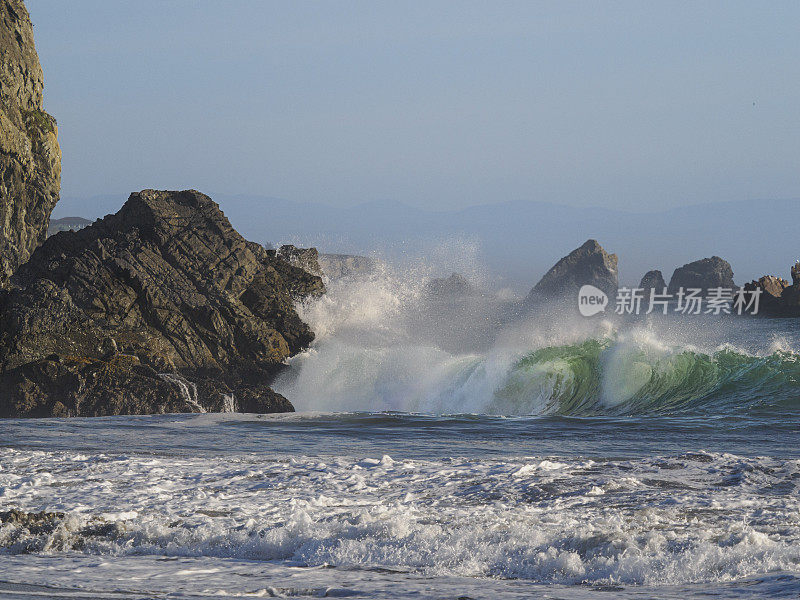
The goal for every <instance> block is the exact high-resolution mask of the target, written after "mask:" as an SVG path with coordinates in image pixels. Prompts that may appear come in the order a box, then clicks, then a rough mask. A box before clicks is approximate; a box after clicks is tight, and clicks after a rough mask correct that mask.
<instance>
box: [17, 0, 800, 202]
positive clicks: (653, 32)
mask: <svg viewBox="0 0 800 600" xmlns="http://www.w3.org/2000/svg"><path fill="white" fill-rule="evenodd" d="M27 6H28V8H29V10H30V13H31V18H32V20H33V23H34V34H35V37H36V44H37V48H38V51H39V56H40V59H41V62H42V66H43V68H44V72H45V107H46V109H47V110H48V111H49V112H51V113H52V114H53V115H54V116H55V117H56V118H57V119H58V122H59V135H60V139H61V147H62V150H63V155H64V159H63V179H62V195H63V196H91V195H94V194H101V193H108V192H112V193H120V194H127V193H128V192H130V191H132V190H139V189H142V188H146V187H155V188H173V189H174V188H189V187H192V188H197V189H200V190H202V191H205V192H208V193H212V194H213V193H215V192H217V193H225V194H260V195H267V196H275V197H283V198H288V199H292V200H300V201H316V202H326V203H330V204H334V205H352V204H354V203H358V202H363V201H369V200H375V199H389V200H397V201H402V202H406V203H409V204H413V205H417V206H425V207H441V208H453V207H458V206H462V205H472V204H478V203H488V202H495V201H501V200H525V199H531V200H545V201H552V202H557V203H564V204H580V205H587V204H593V205H602V206H607V207H613V208H622V209H629V208H641V209H656V208H662V207H669V206H675V205H681V204H688V203H699V202H706V201H719V200H740V199H749V198H764V197H772V198H787V197H798V196H800V116H799V115H800V113H799V112H798V110H799V109H800V3H797V2H769V3H755V2H730V1H726V2H691V3H677V2H659V3H648V2H640V1H637V2H630V3H627V2H625V3H622V2H616V3H612V2H591V3H569V2H566V3H565V2H548V3H535V2H530V1H526V2H480V3H472V2H462V1H459V2H446V3H445V2H431V1H429V0H426V1H424V2H375V1H372V0H370V1H366V2H339V1H337V2H313V3H312V2H295V1H292V2H261V1H253V2H245V1H231V2H221V1H218V0H215V1H192V2H188V1H174V0H173V1H170V2H166V1H144V0H136V1H131V2H122V1H120V2H116V1H110V0H102V1H92V2H90V1H74V2H64V1H63V0H27Z"/></svg>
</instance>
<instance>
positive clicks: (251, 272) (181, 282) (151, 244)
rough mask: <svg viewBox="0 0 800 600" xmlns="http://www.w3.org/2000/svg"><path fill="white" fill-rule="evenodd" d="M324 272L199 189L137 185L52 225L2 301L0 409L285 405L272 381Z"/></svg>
mask: <svg viewBox="0 0 800 600" xmlns="http://www.w3.org/2000/svg"><path fill="white" fill-rule="evenodd" d="M323 290H324V288H323V284H322V280H321V279H320V278H319V277H317V276H314V275H312V274H310V273H307V272H306V271H304V270H302V269H300V268H298V267H296V266H294V265H292V264H290V263H289V262H287V261H286V260H284V259H283V258H281V257H279V256H277V255H276V254H274V253H268V252H267V251H266V250H265V249H264V248H263V247H261V246H259V245H258V244H255V243H251V242H248V241H246V240H244V239H243V238H242V237H241V236H240V235H239V234H238V233H237V232H236V231H235V230H234V229H233V228H232V227H231V225H230V223H229V222H228V220H227V219H226V218H225V216H224V215H223V214H222V212H221V211H220V209H219V207H218V206H217V204H216V203H215V202H213V201H212V200H211V199H210V198H209V197H208V196H205V195H203V194H201V193H199V192H196V191H193V190H190V191H183V192H165V191H154V190H145V191H143V192H139V193H135V194H132V195H131V197H130V198H129V199H128V201H127V202H126V203H125V205H124V206H123V207H122V209H121V210H120V211H119V212H118V213H116V214H114V215H109V216H107V217H105V218H104V219H101V220H98V221H96V222H95V223H94V224H92V225H91V226H89V227H86V228H85V229H81V230H80V231H76V232H72V231H65V232H61V233H58V234H56V235H54V236H52V237H50V238H49V239H48V240H47V241H46V242H45V243H44V244H43V245H42V246H41V247H39V248H38V249H37V250H36V251H35V252H34V253H33V255H32V256H31V259H30V261H29V262H28V263H26V264H25V265H23V266H22V267H20V268H19V269H18V270H17V272H16V273H15V274H14V276H13V277H12V279H11V280H10V282H9V287H8V289H7V290H6V291H5V292H4V293H3V296H2V301H1V302H0V369H2V375H0V415H2V416H11V415H20V416H45V415H87V416H93V415H113V414H143V413H154V412H176V411H177V412H185V411H193V412H201V411H216V410H234V409H236V408H239V409H241V410H257V411H258V412H270V411H279V410H289V409H291V405H290V404H289V403H288V402H287V401H286V400H285V399H284V398H282V397H281V396H279V395H278V394H275V392H273V391H272V390H271V389H270V388H269V387H268V384H269V382H270V381H271V379H272V378H273V377H274V376H275V374H276V373H277V372H278V371H279V370H280V368H281V365H282V363H283V361H284V360H285V359H286V358H287V357H289V356H292V355H294V354H296V353H297V352H299V351H300V350H302V349H303V348H305V347H307V346H308V345H309V344H310V343H311V341H312V340H313V337H314V335H313V333H312V332H311V330H310V329H309V328H308V326H307V325H306V324H305V323H303V322H302V321H301V320H300V318H299V316H298V315H297V313H296V311H295V309H294V301H295V299H297V298H302V297H306V296H309V295H314V294H319V293H321V292H322V291H323Z"/></svg>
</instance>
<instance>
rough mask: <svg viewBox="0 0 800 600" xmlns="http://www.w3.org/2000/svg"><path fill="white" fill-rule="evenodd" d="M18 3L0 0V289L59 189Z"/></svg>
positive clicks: (34, 242) (50, 132) (38, 73)
mask: <svg viewBox="0 0 800 600" xmlns="http://www.w3.org/2000/svg"><path fill="white" fill-rule="evenodd" d="M42 88H43V78H42V67H41V66H40V65H39V57H38V56H37V54H36V48H35V47H34V44H33V28H32V27H31V21H30V17H29V16H28V11H27V10H26V9H25V5H24V4H23V3H22V0H0V287H2V286H4V285H5V284H6V282H7V281H8V279H9V277H10V276H11V274H12V273H13V272H14V270H15V269H16V268H17V266H18V265H20V264H22V263H24V262H25V261H26V260H28V257H29V256H30V255H31V253H32V252H33V250H34V249H35V248H36V247H37V246H38V245H39V244H41V243H42V242H43V241H44V239H45V237H46V235H47V226H48V223H49V221H50V213H51V212H52V210H53V207H54V206H55V204H56V202H57V201H58V194H59V189H60V186H61V150H60V149H59V146H58V138H57V134H58V128H57V127H56V121H55V119H53V117H51V116H50V115H48V114H47V113H46V112H44V109H43V104H42Z"/></svg>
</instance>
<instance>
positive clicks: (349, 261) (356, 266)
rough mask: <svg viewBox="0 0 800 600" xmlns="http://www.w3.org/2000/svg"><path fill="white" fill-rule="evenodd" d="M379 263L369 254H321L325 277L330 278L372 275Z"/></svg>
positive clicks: (320, 262) (320, 259)
mask: <svg viewBox="0 0 800 600" xmlns="http://www.w3.org/2000/svg"><path fill="white" fill-rule="evenodd" d="M379 264H380V263H379V261H377V260H375V259H374V258H370V257H368V256H356V255H353V254H320V255H319V265H320V267H321V268H322V272H323V273H324V274H325V277H328V278H329V279H341V278H343V277H364V276H367V275H371V274H372V273H374V272H375V270H376V269H377V268H378V265H379Z"/></svg>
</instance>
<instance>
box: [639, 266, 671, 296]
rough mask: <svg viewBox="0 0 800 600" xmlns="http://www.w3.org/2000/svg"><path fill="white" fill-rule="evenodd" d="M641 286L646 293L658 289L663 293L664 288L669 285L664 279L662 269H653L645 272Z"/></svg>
mask: <svg viewBox="0 0 800 600" xmlns="http://www.w3.org/2000/svg"><path fill="white" fill-rule="evenodd" d="M639 287H640V288H641V289H643V290H645V292H646V293H649V290H656V291H657V292H658V293H659V294H661V293H662V292H663V291H664V288H665V287H667V282H666V281H664V275H662V274H661V271H658V270H653V271H648V272H647V273H645V274H644V277H642V281H641V282H640V283H639Z"/></svg>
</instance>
